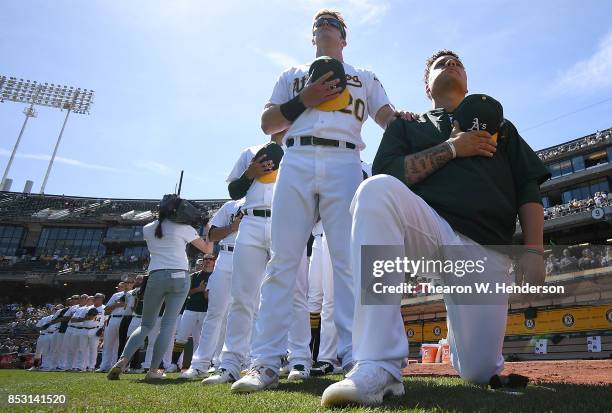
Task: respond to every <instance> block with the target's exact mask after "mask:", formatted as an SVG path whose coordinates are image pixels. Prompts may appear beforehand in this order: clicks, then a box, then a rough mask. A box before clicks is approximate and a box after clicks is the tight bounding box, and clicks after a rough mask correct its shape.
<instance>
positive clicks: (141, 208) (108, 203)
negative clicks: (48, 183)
mask: <svg viewBox="0 0 612 413" xmlns="http://www.w3.org/2000/svg"><path fill="white" fill-rule="evenodd" d="M192 202H193V203H194V205H196V206H197V207H199V208H200V209H201V210H202V211H204V212H207V213H209V214H210V213H211V211H213V210H215V209H218V208H220V207H221V205H222V204H223V203H224V200H194V201H192ZM158 208H159V200H156V199H98V198H82V197H68V196H64V195H41V194H24V193H17V192H2V193H0V217H5V218H15V217H33V218H39V219H45V218H50V219H63V220H67V219H83V218H88V217H91V218H96V217H100V216H102V215H104V214H113V215H122V214H126V213H128V212H131V211H137V212H145V211H150V212H151V213H152V215H155V214H157V212H158ZM53 212H63V213H61V214H55V215H54V214H53ZM152 215H151V216H148V218H146V220H148V221H152V220H153V219H155V218H154V216H152ZM131 219H135V218H133V217H132V218H131Z"/></svg>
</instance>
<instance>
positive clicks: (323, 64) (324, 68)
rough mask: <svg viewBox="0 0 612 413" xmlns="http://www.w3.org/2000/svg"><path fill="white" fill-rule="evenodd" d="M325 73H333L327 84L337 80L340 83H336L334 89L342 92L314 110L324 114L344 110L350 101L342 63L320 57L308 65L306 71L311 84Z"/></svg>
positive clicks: (331, 58) (326, 57)
mask: <svg viewBox="0 0 612 413" xmlns="http://www.w3.org/2000/svg"><path fill="white" fill-rule="evenodd" d="M327 72H334V74H333V75H332V76H331V77H330V78H329V79H327V81H328V82H329V81H332V80H335V79H339V80H340V82H338V84H337V85H336V87H338V88H340V89H341V90H342V92H341V93H340V94H339V95H338V96H336V97H335V98H333V99H329V100H326V101H325V102H323V103H321V104H320V105H318V106H317V107H316V108H317V109H319V110H322V111H325V112H332V111H334V110H340V109H344V108H345V107H347V106H348V104H349V102H350V100H351V95H350V93H349V91H348V88H347V87H346V73H345V72H344V66H343V65H342V62H340V61H339V60H337V59H334V58H333V57H329V56H320V57H317V58H316V59H315V60H314V61H313V62H312V63H311V64H310V69H308V75H309V76H310V79H311V81H312V82H314V81H315V80H317V79H319V78H320V77H321V76H323V75H324V74H325V73H327Z"/></svg>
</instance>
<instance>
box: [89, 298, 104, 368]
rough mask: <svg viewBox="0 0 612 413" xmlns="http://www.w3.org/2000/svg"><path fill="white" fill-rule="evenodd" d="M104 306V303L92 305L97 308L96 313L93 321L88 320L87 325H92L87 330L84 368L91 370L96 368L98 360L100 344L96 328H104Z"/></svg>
mask: <svg viewBox="0 0 612 413" xmlns="http://www.w3.org/2000/svg"><path fill="white" fill-rule="evenodd" d="M105 307H106V306H105V305H104V304H102V305H100V306H98V307H94V308H95V309H96V310H98V315H97V316H96V318H95V319H94V320H93V322H88V326H89V327H93V328H91V329H88V330H87V355H86V357H85V360H86V365H85V368H86V369H90V370H93V369H95V368H96V362H97V361H98V346H99V344H100V337H98V336H97V335H96V334H97V332H98V330H100V329H101V328H104V321H105V320H106V317H105V316H104V308H105Z"/></svg>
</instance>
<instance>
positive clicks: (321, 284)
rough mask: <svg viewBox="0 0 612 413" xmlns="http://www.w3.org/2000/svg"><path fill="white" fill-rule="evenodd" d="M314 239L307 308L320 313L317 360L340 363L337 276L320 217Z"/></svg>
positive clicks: (309, 269)
mask: <svg viewBox="0 0 612 413" xmlns="http://www.w3.org/2000/svg"><path fill="white" fill-rule="evenodd" d="M312 235H313V236H314V241H313V243H312V255H311V256H310V266H309V268H308V310H309V311H310V312H311V313H320V314H321V330H320V331H321V332H320V337H321V338H320V341H319V355H318V357H317V360H318V361H328V362H330V363H333V364H337V363H338V356H337V354H336V352H337V344H338V335H337V333H336V324H335V323H334V278H333V269H332V262H331V257H330V255H329V248H328V246H327V239H326V237H325V233H324V232H323V225H322V224H321V221H318V222H317V223H316V225H315V227H314V229H313V230H312Z"/></svg>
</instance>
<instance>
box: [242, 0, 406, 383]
mask: <svg viewBox="0 0 612 413" xmlns="http://www.w3.org/2000/svg"><path fill="white" fill-rule="evenodd" d="M312 33H313V38H312V44H313V45H314V46H315V47H316V56H317V60H315V62H313V64H312V65H311V67H310V68H309V66H308V65H304V66H298V67H292V68H290V69H288V70H286V71H285V72H283V73H282V74H281V76H280V78H279V79H278V81H277V83H276V85H275V86H274V90H273V92H272V96H271V98H270V100H269V102H268V103H267V104H266V106H265V109H264V112H263V115H262V120H261V123H262V129H263V131H264V132H265V133H267V134H270V133H275V132H278V131H282V130H285V129H287V128H288V131H287V133H286V135H285V137H284V142H285V145H286V146H287V150H286V154H285V156H284V157H283V161H282V163H281V167H280V171H279V174H278V180H277V183H276V188H275V192H274V199H273V202H272V209H273V210H274V211H275V212H274V215H273V217H272V220H273V224H272V251H273V253H272V259H271V261H270V263H269V265H268V268H267V274H266V277H265V282H264V283H263V285H262V289H261V305H260V312H259V318H258V320H257V328H256V336H255V339H254V342H253V357H254V360H253V366H254V368H253V369H252V370H251V371H250V373H249V374H248V375H246V376H245V377H243V378H242V379H241V380H239V381H238V382H236V383H234V385H233V386H232V391H236V392H249V391H257V390H262V389H265V388H271V387H276V385H277V383H278V370H279V367H280V359H281V357H282V356H283V355H284V354H285V351H286V348H287V345H286V339H285V338H284V337H286V336H287V330H288V329H289V325H290V322H291V320H290V319H289V318H287V317H286V314H290V311H291V304H292V302H291V300H287V297H288V296H292V293H293V291H294V287H295V280H296V273H297V268H298V265H299V263H300V259H301V257H302V254H303V251H304V249H305V247H306V243H307V241H308V238H309V236H310V233H311V231H312V229H313V227H314V224H315V220H316V218H317V216H319V215H320V216H321V220H322V223H323V228H324V230H325V233H326V235H327V236H328V243H329V250H330V253H331V256H332V266H333V271H334V294H335V309H334V310H335V312H334V317H335V321H336V328H337V330H338V356H339V357H340V358H341V359H342V366H343V367H344V368H345V369H346V370H349V369H350V367H351V365H352V354H351V329H352V321H353V308H354V302H353V279H352V272H351V268H350V244H349V240H350V231H351V218H350V213H349V206H350V202H351V199H352V198H353V195H354V194H355V190H356V189H357V187H358V186H359V184H360V183H361V181H362V173H361V167H360V159H359V151H360V150H361V149H363V148H364V147H365V144H364V142H363V140H362V139H361V127H362V126H363V123H364V122H365V121H366V120H367V118H368V115H369V116H371V117H373V118H374V119H375V121H376V123H378V124H379V125H380V126H381V127H382V128H386V126H387V124H388V123H389V122H391V120H393V119H394V118H395V117H396V115H397V113H396V112H395V110H394V109H393V107H392V106H391V104H390V102H389V99H388V97H387V94H386V93H385V90H384V89H383V87H382V85H381V83H380V81H379V80H378V78H377V77H376V76H375V75H374V73H372V72H370V71H368V70H363V69H358V68H355V67H353V66H351V65H349V64H347V63H344V59H343V49H344V47H345V46H346V45H347V40H346V24H345V22H344V19H343V18H342V16H341V14H340V13H339V12H337V11H333V10H321V11H319V12H318V13H316V15H315V16H314V22H313V26H312ZM325 56H327V57H325ZM313 69H314V70H313ZM309 70H312V76H311V77H310V78H309ZM317 70H319V71H321V72H323V73H322V75H321V76H320V77H318V78H315V77H314V75H315V74H316V72H317ZM342 72H344V73H342ZM344 84H345V85H346V87H344V88H342V87H338V85H344Z"/></svg>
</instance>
